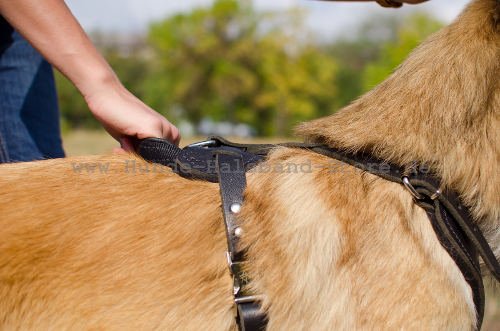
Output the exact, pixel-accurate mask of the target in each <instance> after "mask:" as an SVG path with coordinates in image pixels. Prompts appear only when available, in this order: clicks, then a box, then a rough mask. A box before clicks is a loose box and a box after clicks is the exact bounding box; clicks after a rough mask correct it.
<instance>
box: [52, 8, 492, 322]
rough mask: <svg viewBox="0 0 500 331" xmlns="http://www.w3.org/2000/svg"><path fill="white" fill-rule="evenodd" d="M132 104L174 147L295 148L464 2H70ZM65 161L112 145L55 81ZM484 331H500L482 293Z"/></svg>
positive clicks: (76, 98)
mask: <svg viewBox="0 0 500 331" xmlns="http://www.w3.org/2000/svg"><path fill="white" fill-rule="evenodd" d="M66 2H67V4H68V5H69V6H70V8H71V9H72V11H73V13H74V14H75V16H76V17H77V18H78V19H79V21H80V22H81V24H82V25H83V27H84V28H85V30H86V31H87V32H88V33H89V34H90V35H91V37H92V39H93V40H94V42H95V43H96V45H97V46H98V47H99V48H100V50H101V51H102V53H103V54H104V56H105V57H106V58H107V60H108V61H109V62H110V64H111V66H112V67H113V68H114V69H115V71H116V72H117V74H118V76H119V77H120V78H121V80H122V82H123V83H124V84H125V86H127V87H128V88H129V89H130V90H131V91H132V92H133V93H135V94H136V95H137V96H138V97H139V98H141V99H142V100H143V101H145V102H146V103H147V104H149V105H150V106H151V107H153V108H154V109H156V110H157V111H158V112H160V113H162V114H163V115H165V116H166V117H167V118H168V119H169V120H170V121H171V122H173V123H174V124H175V125H177V126H178V127H179V128H180V130H181V133H182V135H183V141H182V143H181V144H187V143H190V142H193V141H195V140H200V139H202V138H203V137H205V136H207V135H210V134H219V135H224V136H229V137H233V139H236V140H240V141H260V142H262V141H266V142H273V141H279V140H281V141H283V140H284V139H287V140H290V139H293V138H292V137H290V135H292V134H293V127H294V125H296V124H297V123H298V122H301V121H306V120H309V119H313V118H317V117H320V116H324V115H327V114H331V113H333V112H335V111H336V110H338V109H339V108H341V107H343V106H345V105H347V104H348V103H349V102H351V101H352V100H354V99H355V98H357V97H358V96H359V95H361V94H362V93H364V92H366V91H368V90H369V89H371V88H372V87H373V86H375V85H376V84H378V83H379V82H381V81H382V80H383V79H385V78H386V77H387V76H388V75H389V74H390V73H391V72H392V70H393V69H394V68H395V67H396V66H397V65H398V64H399V63H401V62H402V61H403V59H404V58H405V57H406V56H407V55H408V54H409V53H410V52H411V50H412V49H413V48H414V47H416V46H417V45H418V44H419V43H420V42H421V41H422V40H423V39H424V38H426V37H427V36H428V35H429V34H431V33H433V32H435V31H437V30H438V29H439V28H440V27H442V26H443V25H446V24H448V23H449V22H451V21H452V20H453V19H454V18H455V17H456V16H457V15H458V14H459V13H460V11H461V10H462V9H463V7H464V6H465V5H466V3H467V1H466V0H434V1H430V2H427V3H425V4H420V5H418V6H410V5H405V6H404V7H403V8H402V9H387V8H381V7H379V6H378V5H377V4H376V3H353V2H351V3H342V2H322V1H306V0H303V1H299V0H273V1H269V0H254V1H250V0H247V1H245V0H243V1H241V0H240V1H236V0H182V1H165V0H121V1H114V0H85V1H81V0H67V1H66ZM56 78H57V84H58V90H59V101H60V106H61V112H62V124H63V133H64V142H65V149H66V151H67V153H68V154H69V155H79V154H96V153H106V152H109V151H110V150H111V149H112V148H113V147H115V146H116V142H115V141H114V140H113V139H112V138H110V137H109V136H108V135H107V134H106V133H105V132H104V130H103V129H102V128H101V127H100V126H99V124H98V122H97V121H96V120H95V119H94V118H93V117H92V115H91V114H90V112H89V111H88V109H87V106H86V104H85V102H84V101H83V99H82V97H81V96H80V95H79V93H78V92H77V91H76V90H75V89H74V88H73V87H72V85H71V84H70V83H69V82H68V81H67V80H66V79H65V78H64V77H62V76H61V75H60V74H57V77H56ZM486 308H487V312H486V319H485V324H484V328H483V330H500V296H499V295H498V294H496V295H493V294H492V291H491V289H489V290H488V302H487V305H486Z"/></svg>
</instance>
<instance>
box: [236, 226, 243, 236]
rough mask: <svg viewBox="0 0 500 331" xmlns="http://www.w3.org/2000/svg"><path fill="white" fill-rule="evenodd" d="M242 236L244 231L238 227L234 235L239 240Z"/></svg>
mask: <svg viewBox="0 0 500 331" xmlns="http://www.w3.org/2000/svg"><path fill="white" fill-rule="evenodd" d="M242 234H243V229H242V228H240V227H237V228H236V229H234V235H235V236H236V237H238V238H239V237H241V235H242Z"/></svg>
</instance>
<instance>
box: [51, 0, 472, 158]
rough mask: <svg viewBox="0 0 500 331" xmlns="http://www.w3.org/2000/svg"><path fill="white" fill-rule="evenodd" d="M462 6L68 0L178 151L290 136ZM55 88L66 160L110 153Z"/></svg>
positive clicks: (91, 122)
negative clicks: (165, 124)
mask: <svg viewBox="0 0 500 331" xmlns="http://www.w3.org/2000/svg"><path fill="white" fill-rule="evenodd" d="M466 2H467V1H466V0H453V1H451V0H445V1H443V0H434V1H430V2H428V3H425V4H420V5H418V6H411V5H405V6H404V7H403V8H402V9H388V8H382V7H380V6H379V5H378V4H376V3H375V2H350V3H349V2H325V1H306V0H302V1H299V0H273V1H267V0H253V1H251V0H240V1H236V0H183V1H164V0H122V1H113V0H85V1H81V0H80V1H79V0H67V3H68V5H69V7H70V8H71V9H72V11H73V13H74V14H75V16H76V17H77V18H78V19H79V21H80V22H81V24H82V25H83V27H84V28H85V30H86V31H87V32H88V33H89V34H90V35H91V36H92V39H93V40H94V42H95V43H96V45H97V46H98V47H99V48H100V50H101V51H102V53H103V54H104V55H105V57H106V58H107V59H108V61H109V62H110V64H111V65H112V67H113V68H114V69H115V71H116V72H117V74H118V76H119V77H120V78H121V80H122V81H123V83H124V84H125V85H126V86H127V87H128V88H129V89H130V90H131V91H132V92H133V93H135V94H136V95H137V96H138V97H139V98H141V99H142V100H143V101H145V102H146V103H147V104H148V105H150V106H151V107H153V108H154V109H156V110H157V111H158V112H160V113H162V114H163V115H165V116H166V117H167V118H168V119H169V120H170V121H171V122H173V123H174V124H176V125H177V126H178V127H179V128H180V130H181V133H182V135H183V137H184V138H185V139H184V140H183V143H186V142H189V141H190V140H192V139H196V138H191V137H193V136H194V137H200V136H201V137H203V136H207V135H210V134H220V135H224V136H232V137H238V138H242V139H248V138H256V137H258V138H262V137H264V138H266V139H269V137H279V138H276V139H282V138H287V137H289V136H290V135H291V134H292V133H293V127H294V126H295V125H296V124H297V123H299V122H301V121H306V120H309V119H313V118H317V117H320V116H324V115H327V114H331V113H333V112H334V111H336V110H337V109H339V108H341V107H343V106H345V105H346V104H348V103H349V102H351V101H352V100H353V99H355V98H356V97H358V96H359V95H361V94H362V93H364V92H365V91H367V90H369V89H371V88H372V87H373V86H375V85H376V84H378V83H379V82H380V81H382V80H383V79H384V78H385V77H386V76H387V75H388V74H389V73H390V72H391V71H392V70H393V69H394V68H395V67H396V66H397V65H398V64H399V63H400V62H401V61H402V60H403V59H404V58H405V57H406V56H407V55H408V53H409V52H410V51H411V50H412V49H413V48H414V47H415V46H416V45H418V44H419V43H420V42H421V41H422V40H423V39H424V38H425V37H426V36H428V35H429V34H431V33H433V32H434V31H436V30H438V29H439V28H440V27H441V26H443V25H444V24H447V23H449V22H450V21H451V20H453V19H454V18H455V17H456V16H457V15H458V14H459V13H460V11H461V10H462V9H463V7H464V6H465V5H466ZM57 83H58V90H59V97H60V98H59V99H60V106H61V110H62V122H63V128H64V133H65V136H66V139H65V140H66V149H67V150H68V153H69V154H70V155H72V154H75V153H77V154H78V153H101V152H103V151H106V150H107V149H109V148H110V147H111V146H114V142H113V141H112V140H110V139H107V137H105V136H104V138H102V135H103V134H104V133H103V132H104V131H103V130H102V129H101V128H100V126H99V124H98V123H97V121H96V120H95V119H94V118H93V117H92V115H91V114H90V112H89V111H88V109H87V106H86V104H85V102H84V101H83V99H82V98H81V96H80V95H79V93H78V92H77V91H76V90H75V89H74V88H73V87H72V85H71V84H70V83H69V82H68V81H67V80H66V79H65V78H64V77H62V76H61V75H58V76H57ZM95 130H98V131H97V132H96V131H95ZM73 137H74V139H73ZM85 137H86V139H85ZM93 140H96V143H95V144H91V143H90V142H91V141H93ZM73 142H74V143H75V144H76V145H77V146H76V147H74V144H73ZM92 145H94V146H95V149H92V148H91V149H90V150H89V149H86V148H88V147H89V146H92ZM75 148H77V149H76V150H75ZM78 148H83V150H80V149H78Z"/></svg>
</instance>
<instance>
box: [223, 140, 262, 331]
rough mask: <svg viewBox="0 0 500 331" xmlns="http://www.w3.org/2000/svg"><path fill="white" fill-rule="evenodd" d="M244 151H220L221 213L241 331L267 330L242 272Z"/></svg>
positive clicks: (255, 299) (237, 318)
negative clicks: (240, 215)
mask: <svg viewBox="0 0 500 331" xmlns="http://www.w3.org/2000/svg"><path fill="white" fill-rule="evenodd" d="M243 162H244V160H243V156H242V154H241V152H239V151H229V150H220V149H219V150H218V151H217V153H216V169H217V174H218V180H219V187H220V195H221V202H222V210H223V213H224V223H225V228H226V238H227V246H228V249H227V257H228V265H229V269H230V271H231V274H232V275H233V295H234V299H235V304H236V310H237V313H236V320H237V322H238V326H239V329H240V330H246V331H258V330H264V329H265V327H266V324H267V317H266V314H265V313H264V312H263V311H262V309H261V307H260V304H259V299H258V297H257V296H255V295H252V294H250V293H249V292H248V290H247V284H248V281H249V279H248V277H247V276H246V274H245V271H244V270H243V261H244V251H243V250H242V249H241V247H239V239H240V237H241V235H242V234H243V233H242V229H241V228H240V227H239V225H238V221H237V215H238V213H239V212H240V210H241V207H242V205H243V192H244V191H245V187H246V176H245V174H246V170H245V168H244V167H243V166H242V164H243Z"/></svg>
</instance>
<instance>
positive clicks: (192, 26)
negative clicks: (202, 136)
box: [150, 0, 336, 135]
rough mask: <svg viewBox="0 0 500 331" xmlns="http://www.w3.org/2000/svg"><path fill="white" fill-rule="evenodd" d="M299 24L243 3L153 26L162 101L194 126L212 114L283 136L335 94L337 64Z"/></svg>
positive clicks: (229, 2) (220, 4) (297, 16)
mask: <svg viewBox="0 0 500 331" xmlns="http://www.w3.org/2000/svg"><path fill="white" fill-rule="evenodd" d="M277 22H279V23H280V25H277ZM301 22H302V17H301V13H300V12H297V11H289V12H284V13H281V14H277V13H257V12H256V11H254V10H253V8H252V7H251V6H250V5H249V3H248V2H238V1H236V0H218V1H215V2H214V4H213V6H212V7H209V8H200V9H197V10H194V11H193V12H191V13H187V14H178V15H175V16H173V17H171V18H169V19H167V20H165V21H163V22H160V23H157V24H155V25H153V26H152V28H151V31H150V41H151V44H152V45H153V47H154V48H155V51H156V52H155V53H156V55H157V56H158V58H159V59H160V65H161V67H160V72H161V73H162V75H160V77H162V80H163V81H162V82H161V86H163V87H165V88H166V90H165V95H164V98H163V103H164V104H171V105H172V106H173V105H178V106H179V107H180V108H181V109H182V114H183V116H185V118H186V119H188V120H189V121H192V122H194V123H197V122H199V121H200V120H201V119H202V118H204V117H211V118H212V119H214V120H226V121H230V122H245V123H248V124H250V125H252V126H253V127H254V128H256V129H257V131H258V133H260V134H264V135H272V134H279V135H283V134H287V133H288V132H289V130H290V127H291V125H292V124H293V123H296V122H298V121H301V120H304V119H308V118H311V117H314V116H315V115H316V114H317V113H316V109H318V108H319V107H320V106H321V105H322V104H325V103H326V102H325V101H326V100H330V99H331V98H332V97H333V95H334V93H335V88H334V84H333V82H334V77H335V69H336V65H335V62H334V60H333V59H332V58H331V57H328V56H326V55H325V54H323V53H322V51H321V50H320V48H319V47H318V46H317V45H314V44H310V43H306V42H304V41H301V40H300V38H302V37H304V33H303V32H301V31H304V30H303V29H301ZM282 25H283V26H287V27H289V30H288V31H283V30H282V29H280V27H281V26H282Z"/></svg>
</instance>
